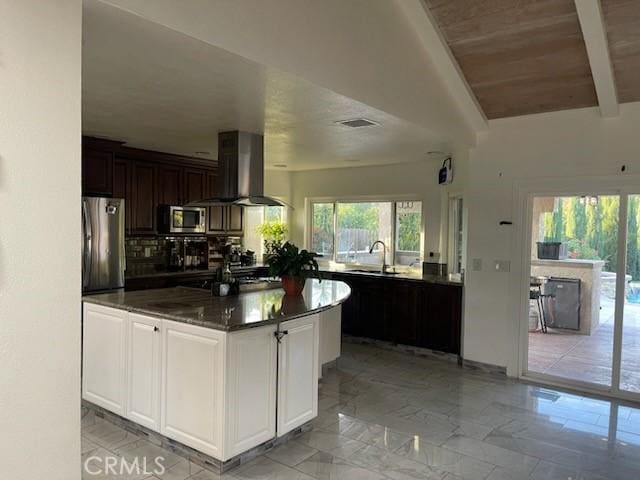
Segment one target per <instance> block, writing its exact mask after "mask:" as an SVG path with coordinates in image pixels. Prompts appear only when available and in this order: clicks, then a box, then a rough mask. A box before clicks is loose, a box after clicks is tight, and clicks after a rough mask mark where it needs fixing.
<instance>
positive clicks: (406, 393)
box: [82, 336, 640, 480]
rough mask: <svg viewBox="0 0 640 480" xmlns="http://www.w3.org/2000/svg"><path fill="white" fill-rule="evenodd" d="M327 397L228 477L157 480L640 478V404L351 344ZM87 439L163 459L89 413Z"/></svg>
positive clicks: (102, 449) (105, 448) (204, 474)
mask: <svg viewBox="0 0 640 480" xmlns="http://www.w3.org/2000/svg"><path fill="white" fill-rule="evenodd" d="M541 338H542V337H541ZM549 338H550V337H548V336H546V337H544V340H545V341H546V340H548V339H549ZM319 400H320V402H319V404H320V409H319V413H318V417H317V418H316V419H315V420H313V422H312V425H313V430H312V431H311V432H307V433H305V434H303V435H302V436H300V437H298V439H296V440H294V441H291V442H290V443H288V444H285V445H282V446H280V447H278V448H276V449H275V450H272V451H271V452H267V453H266V454H265V455H262V456H260V457H258V458H257V459H255V460H254V461H252V462H250V463H248V464H246V465H243V466H241V467H239V468H237V469H233V470H231V471H230V472H229V473H227V474H225V475H222V476H220V475H217V474H215V473H212V472H209V471H207V470H200V467H198V466H197V465H193V464H190V463H189V462H188V461H187V460H186V459H183V458H181V459H178V460H176V459H175V458H173V459H172V460H171V461H170V462H169V463H172V462H173V461H175V462H176V463H174V464H173V465H172V466H171V467H170V468H169V469H168V470H167V471H166V472H165V473H164V474H162V475H154V477H151V478H150V479H148V480H220V479H224V480H227V479H228V480H238V479H239V478H243V479H265V480H266V479H276V480H277V479H282V480H291V479H293V480H299V479H305V480H309V479H311V478H315V479H316V480H341V479H354V480H361V479H362V480H367V479H372V480H383V479H385V480H396V479H397V480H406V479H413V480H416V479H427V480H429V479H436V480H443V479H444V480H477V479H479V480H487V479H488V480H514V479H515V480H541V479H550V480H554V479H562V480H568V478H567V477H570V478H571V479H572V480H605V479H606V480H632V479H633V480H635V479H640V427H639V426H638V425H640V408H637V407H634V405H633V404H624V405H620V404H618V403H617V402H609V401H606V400H602V399H597V398H591V397H588V396H584V395H579V394H575V393H573V394H570V393H566V392H562V391H558V390H554V389H552V388H547V387H540V386H534V385H527V384H523V383H519V382H518V381H517V380H514V379H509V378H506V377H501V376H497V375H491V374H486V373H483V372H481V371H471V370H468V369H464V368H460V367H459V366H458V365H456V364H454V363H452V362H448V361H441V360H435V359H432V358H424V357H419V356H416V355H407V354H405V353H401V352H388V351H385V350H382V349H380V348H378V347H374V346H368V345H352V344H349V343H345V344H344V345H343V356H342V357H341V358H340V359H339V360H338V362H337V366H336V367H333V368H331V369H328V370H326V371H325V375H324V378H323V379H322V380H321V383H320V398H319ZM612 420H613V421H614V422H616V423H612ZM82 433H83V442H82V453H83V460H86V459H87V458H88V457H89V455H91V454H99V455H103V456H106V455H111V456H114V455H115V453H113V452H114V451H116V452H118V453H121V454H122V455H124V457H125V459H126V458H127V457H128V458H134V457H135V456H136V455H137V456H139V455H141V454H142V455H147V454H148V455H155V454H157V452H158V450H155V449H154V450H153V451H152V450H149V449H148V448H149V447H147V446H146V445H145V443H144V442H143V441H141V439H140V438H139V437H137V436H136V435H132V434H130V433H128V432H126V431H125V430H123V429H121V428H119V427H116V426H114V425H111V424H109V423H108V422H106V421H105V420H103V419H102V418H99V417H96V416H95V415H94V414H93V413H92V412H90V411H88V410H86V409H84V408H83V411H82ZM143 445H145V447H144V448H143ZM136 448H138V449H139V450H138V451H136ZM145 448H146V450H145ZM154 448H156V449H157V448H159V447H154ZM169 453H171V452H169ZM132 455H133V456H134V457H132ZM117 458H120V457H117ZM494 465H495V467H494ZM84 478H87V479H89V478H90V479H92V480H95V478H96V477H90V476H87V475H86V473H85V475H84ZM98 478H100V477H98ZM102 478H103V480H104V479H107V478H110V479H115V478H118V479H119V480H131V478H127V477H126V476H125V477H121V476H118V477H112V476H111V477H110V476H103V477H102ZM134 478H135V477H134ZM145 480H147V479H145Z"/></svg>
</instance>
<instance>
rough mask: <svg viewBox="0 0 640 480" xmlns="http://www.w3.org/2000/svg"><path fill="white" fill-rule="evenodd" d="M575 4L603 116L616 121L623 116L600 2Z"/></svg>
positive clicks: (583, 0)
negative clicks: (616, 118)
mask: <svg viewBox="0 0 640 480" xmlns="http://www.w3.org/2000/svg"><path fill="white" fill-rule="evenodd" d="M575 4H576V10H577V11H578V19H579V20H580V27H581V28H582V35H583V37H584V43H585V45H586V47H587V56H588V57H589V64H590V65H591V75H592V76H593V83H594V84H595V87H596V94H597V96H598V104H599V105H600V113H601V115H602V116H603V117H615V116H617V115H618V114H619V113H620V107H619V103H618V92H617V90H616V81H615V76H614V73H613V65H612V63H611V57H610V55H609V43H608V41H607V32H606V27H605V23H604V17H603V14H602V6H601V5H600V0H575Z"/></svg>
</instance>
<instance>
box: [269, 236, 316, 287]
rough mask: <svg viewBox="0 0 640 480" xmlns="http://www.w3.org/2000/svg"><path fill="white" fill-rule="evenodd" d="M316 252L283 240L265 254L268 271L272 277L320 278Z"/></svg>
mask: <svg viewBox="0 0 640 480" xmlns="http://www.w3.org/2000/svg"><path fill="white" fill-rule="evenodd" d="M315 257H316V254H315V253H312V252H309V251H307V250H300V249H299V248H298V247H296V246H295V245H294V244H293V243H289V242H285V243H284V244H283V245H280V246H278V247H277V248H276V249H275V251H274V252H273V253H271V254H269V255H267V258H266V262H267V265H269V272H270V273H271V275H273V276H274V277H285V276H287V277H302V278H306V277H316V278H318V279H319V278H320V270H319V268H318V262H317V261H316V258H315Z"/></svg>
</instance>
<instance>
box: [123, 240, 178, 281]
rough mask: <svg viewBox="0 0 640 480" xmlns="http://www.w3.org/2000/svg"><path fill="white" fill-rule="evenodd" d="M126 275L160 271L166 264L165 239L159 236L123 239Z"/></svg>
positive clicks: (166, 248) (166, 249)
mask: <svg viewBox="0 0 640 480" xmlns="http://www.w3.org/2000/svg"><path fill="white" fill-rule="evenodd" d="M125 252H126V256H127V276H136V275H147V274H152V273H156V272H158V271H162V270H163V269H164V268H165V266H166V264H167V255H168V245H167V239H165V238H161V237H129V238H126V239H125Z"/></svg>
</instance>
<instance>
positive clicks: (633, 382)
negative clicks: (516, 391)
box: [528, 297, 640, 393]
mask: <svg viewBox="0 0 640 480" xmlns="http://www.w3.org/2000/svg"><path fill="white" fill-rule="evenodd" d="M600 307H601V310H600V324H599V325H598V327H597V328H596V329H595V331H594V332H593V333H592V334H591V335H580V334H576V333H575V332H572V331H570V330H562V329H553V328H549V329H548V333H542V332H540V331H535V332H529V365H528V369H529V371H530V372H537V373H546V374H549V375H554V376H558V377H563V378H569V379H573V380H580V381H583V382H592V383H598V384H603V385H609V384H610V383H611V365H612V357H613V318H614V305H613V301H612V300H611V299H610V298H606V297H602V298H601V300H600ZM620 387H621V388H622V389H623V390H629V391H632V392H637V393H640V305H639V304H632V303H626V304H625V314H624V333H623V338H622V368H621V385H620Z"/></svg>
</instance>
